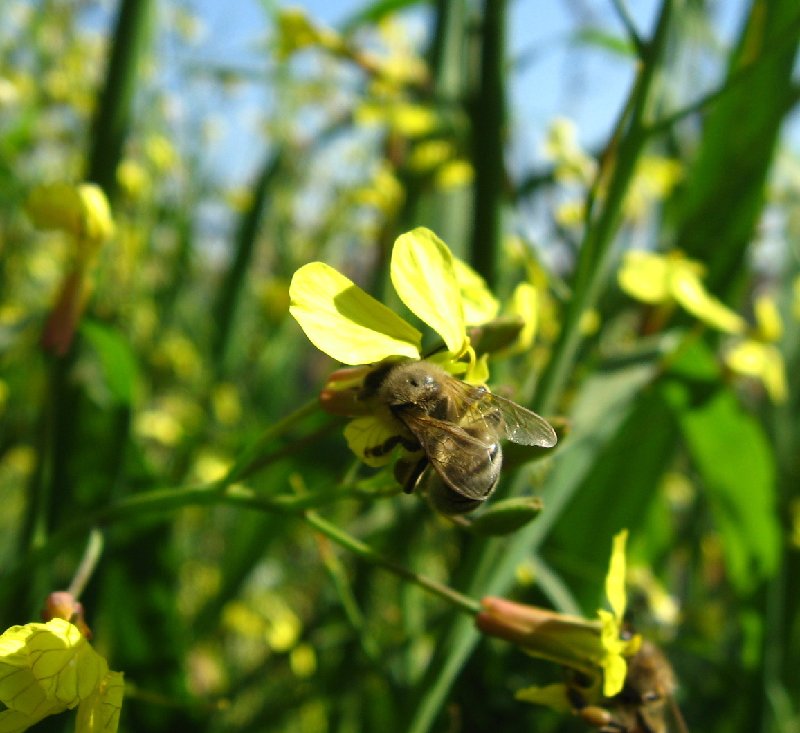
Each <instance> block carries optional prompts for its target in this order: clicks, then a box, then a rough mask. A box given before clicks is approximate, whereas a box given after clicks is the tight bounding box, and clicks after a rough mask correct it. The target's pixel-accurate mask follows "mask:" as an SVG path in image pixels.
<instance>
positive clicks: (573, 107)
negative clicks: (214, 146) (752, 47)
mask: <svg viewBox="0 0 800 733" xmlns="http://www.w3.org/2000/svg"><path fill="white" fill-rule="evenodd" d="M266 4H270V5H274V6H277V5H298V6H301V7H303V8H305V9H306V10H307V12H308V13H309V14H310V15H311V16H312V17H314V18H315V19H317V20H318V21H320V22H322V23H325V24H328V25H331V26H333V27H336V26H338V25H339V24H341V23H342V21H344V20H345V19H346V18H348V17H349V16H351V15H352V14H353V13H355V12H356V11H358V10H359V9H360V8H362V7H363V6H364V5H365V2H364V0H296V1H295V2H278V1H275V2H270V3H267V2H264V1H262V0H228V2H224V3H223V2H218V0H194V2H190V3H189V5H190V7H194V8H195V9H196V12H197V13H198V15H199V16H200V17H201V18H202V20H203V23H204V26H205V35H204V37H203V41H202V43H201V44H200V46H199V47H198V49H197V53H198V56H199V60H202V59H203V58H206V59H211V60H214V61H217V62H221V63H234V64H237V65H245V66H246V65H248V64H252V65H255V66H259V65H260V64H261V59H262V58H263V57H262V56H261V54H260V53H259V52H258V51H257V49H258V48H259V45H260V47H261V48H263V43H264V40H265V31H266V30H267V27H268V26H267V23H268V13H267V12H266V11H265V5H266ZM628 5H629V6H630V10H631V13H632V15H633V16H634V19H635V22H636V23H637V25H638V27H639V28H640V29H641V30H642V32H643V34H644V35H647V32H648V31H649V29H650V27H651V25H652V22H653V19H654V16H655V13H656V12H657V9H658V7H659V6H660V2H659V1H658V0H629V3H628ZM714 6H715V22H714V32H715V34H716V35H717V36H718V40H719V42H720V49H721V50H722V49H723V48H724V47H725V45H726V44H727V43H729V42H730V40H731V38H733V37H734V36H735V31H736V28H737V26H738V23H739V22H740V18H741V13H742V9H743V7H744V6H745V3H744V1H743V0H720V1H719V2H718V3H716V4H714V3H712V7H714ZM412 17H414V18H415V19H416V23H417V27H418V28H419V29H420V30H421V29H423V28H424V23H423V18H424V15H423V14H422V13H420V12H419V11H417V12H416V13H415V14H413V15H412ZM586 18H590V19H591V21H592V22H593V24H595V25H596V26H597V27H600V28H602V29H604V30H606V31H608V32H612V33H617V34H619V35H621V34H622V26H621V24H620V23H619V21H618V19H617V16H616V14H615V12H614V9H613V6H612V3H611V2H610V0H511V2H510V23H509V52H510V55H511V57H512V58H518V57H520V56H522V55H525V56H527V57H528V58H529V59H530V61H529V62H528V63H526V64H525V66H524V68H523V69H521V70H517V71H516V72H515V73H514V74H513V75H512V77H511V82H510V92H511V99H510V102H511V109H512V113H513V117H512V124H513V133H514V137H515V140H516V141H517V145H518V146H519V147H520V148H521V150H522V151H523V153H522V155H523V158H524V164H526V165H527V164H530V163H532V162H533V159H535V157H536V155H537V151H538V150H539V149H540V147H541V140H542V138H543V136H544V133H545V131H546V129H547V127H548V125H549V123H550V122H551V121H552V119H553V118H554V117H556V116H568V117H571V118H573V119H574V120H575V121H576V122H577V124H578V129H579V134H580V137H581V140H582V142H583V143H584V144H585V145H587V146H591V147H596V146H599V145H600V144H601V143H602V141H603V140H604V139H605V137H606V136H607V134H608V131H609V130H610V128H611V125H612V124H613V121H614V119H615V118H616V116H617V114H618V112H619V109H620V107H621V105H622V103H623V101H624V99H625V96H626V94H627V92H628V89H629V86H630V83H631V80H632V78H633V67H632V61H631V60H630V59H627V58H623V57H621V56H617V55H615V54H613V53H612V52H609V51H608V50H604V49H599V48H586V47H580V48H579V47H578V46H576V45H575V44H573V43H572V42H571V40H570V39H571V38H572V37H573V35H574V33H575V30H576V28H577V26H578V22H579V20H584V21H585V20H586ZM262 66H263V64H262ZM720 71H721V69H718V70H716V71H715V70H711V72H710V76H709V78H707V79H704V80H701V81H700V83H699V84H698V90H697V91H698V93H700V90H701V89H702V88H703V86H704V85H707V86H709V87H710V84H711V82H712V81H713V79H714V78H715V75H716V73H718V72H720ZM265 94H268V92H267V90H265V88H264V86H263V85H254V86H253V87H252V88H250V89H248V90H246V91H244V92H243V93H241V94H240V95H238V96H237V97H236V98H235V99H234V100H233V102H232V104H233V106H232V107H231V108H230V109H228V110H227V112H228V115H227V117H228V119H231V118H232V117H233V116H234V115H235V116H237V117H239V118H240V121H239V122H237V123H236V124H238V125H241V124H247V121H248V120H250V121H255V120H256V119H258V117H259V114H258V111H259V110H263V105H264V104H265ZM267 103H268V102H267ZM253 123H254V124H255V122H253ZM246 136H247V135H246V134H245V135H237V134H234V135H233V137H231V136H230V131H228V136H227V143H226V145H225V146H224V147H225V149H224V153H223V156H224V160H225V162H226V164H227V165H228V166H230V167H231V168H232V169H234V170H236V171H237V173H241V172H242V171H241V169H242V168H245V169H246V168H247V167H248V166H249V165H250V164H251V163H252V162H253V154H252V150H249V149H247V147H246V146H245V147H242V146H237V144H236V138H241V137H246Z"/></svg>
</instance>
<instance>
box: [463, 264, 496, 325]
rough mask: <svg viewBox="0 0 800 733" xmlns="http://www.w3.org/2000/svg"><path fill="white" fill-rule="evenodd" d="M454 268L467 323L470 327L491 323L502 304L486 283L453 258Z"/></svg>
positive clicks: (473, 271) (469, 268)
mask: <svg viewBox="0 0 800 733" xmlns="http://www.w3.org/2000/svg"><path fill="white" fill-rule="evenodd" d="M453 268H454V270H455V274H456V281H457V282H458V286H459V288H460V289H461V303H462V306H463V308H464V321H465V323H466V324H467V325H468V326H477V325H479V324H481V323H486V322H487V321H491V320H492V319H493V318H494V317H495V316H496V315H497V311H499V310H500V303H498V302H497V298H495V297H494V295H492V293H491V291H490V290H489V288H488V287H487V285H486V281H485V280H484V279H483V278H482V277H481V276H480V275H479V274H478V273H477V272H475V270H473V269H472V268H471V267H470V266H469V265H468V264H467V263H466V262H464V261H463V260H460V259H458V257H453Z"/></svg>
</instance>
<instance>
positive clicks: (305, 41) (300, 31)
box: [275, 7, 344, 61]
mask: <svg viewBox="0 0 800 733" xmlns="http://www.w3.org/2000/svg"><path fill="white" fill-rule="evenodd" d="M275 23H276V36H277V38H276V45H275V56H276V57H277V59H278V60H279V61H285V60H286V59H288V58H289V57H290V56H291V55H292V54H294V53H296V52H297V51H302V50H303V49H305V48H311V47H313V46H319V47H321V48H324V49H327V50H329V51H334V52H339V51H341V50H342V48H343V46H344V41H343V40H342V38H341V37H340V36H339V34H338V33H336V32H335V31H333V30H330V29H329V28H320V27H319V26H317V25H315V24H314V22H313V21H312V20H311V19H310V18H309V17H308V15H307V14H306V12H305V10H303V9H302V8H299V7H289V8H281V9H280V10H279V11H278V13H277V15H276V18H275Z"/></svg>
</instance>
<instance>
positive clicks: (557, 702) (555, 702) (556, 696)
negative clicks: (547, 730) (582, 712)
mask: <svg viewBox="0 0 800 733" xmlns="http://www.w3.org/2000/svg"><path fill="white" fill-rule="evenodd" d="M514 697H515V698H516V699H517V700H522V701H523V702H532V703H535V704H536V705H545V706H547V707H548V708H552V709H553V710H556V711H557V712H559V713H568V712H570V711H571V710H572V705H571V704H570V701H569V695H568V693H567V686H566V685H564V684H554V685H545V686H544V687H537V686H535V685H534V686H533V687H526V688H524V689H522V690H517V692H516V693H515V694H514Z"/></svg>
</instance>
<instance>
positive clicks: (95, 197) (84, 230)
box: [26, 183, 114, 255]
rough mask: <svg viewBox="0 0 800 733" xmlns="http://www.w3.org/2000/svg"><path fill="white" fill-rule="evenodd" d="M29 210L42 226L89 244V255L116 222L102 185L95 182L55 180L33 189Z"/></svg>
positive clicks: (32, 219) (35, 223)
mask: <svg viewBox="0 0 800 733" xmlns="http://www.w3.org/2000/svg"><path fill="white" fill-rule="evenodd" d="M26 210H27V212H28V215H29V216H30V218H31V221H33V223H34V225H35V226H37V227H39V228H40V229H58V230H60V231H63V232H67V233H68V234H71V235H72V236H73V237H75V239H76V240H78V241H79V242H80V243H82V244H85V245H88V248H87V249H88V251H87V252H86V253H85V254H86V255H90V254H93V252H94V251H95V249H96V247H97V246H99V245H100V244H102V243H103V242H104V241H105V240H106V239H108V238H109V237H110V236H111V235H112V234H113V231H114V222H113V220H112V218H111V210H110V208H109V206H108V200H107V199H106V196H105V194H104V193H103V191H102V189H100V188H99V187H98V186H96V185H94V184H91V183H84V184H81V185H78V186H73V185H71V184H68V183H53V184H47V185H42V186H37V187H36V188H35V189H33V191H31V194H30V196H29V197H28V201H27V203H26Z"/></svg>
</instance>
